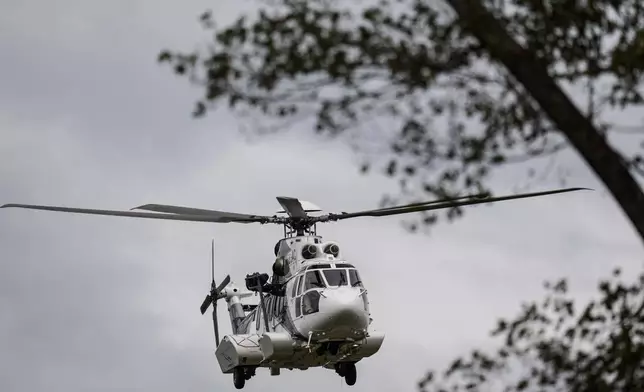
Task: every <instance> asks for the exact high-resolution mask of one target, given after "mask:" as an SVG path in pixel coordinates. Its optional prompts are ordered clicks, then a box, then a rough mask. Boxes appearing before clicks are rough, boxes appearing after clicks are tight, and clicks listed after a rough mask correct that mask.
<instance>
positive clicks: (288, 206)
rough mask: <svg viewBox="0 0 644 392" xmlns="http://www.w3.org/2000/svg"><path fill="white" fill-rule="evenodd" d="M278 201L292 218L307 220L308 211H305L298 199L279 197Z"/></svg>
mask: <svg viewBox="0 0 644 392" xmlns="http://www.w3.org/2000/svg"><path fill="white" fill-rule="evenodd" d="M277 201H278V202H279V203H280V205H281V206H282V208H284V211H286V213H287V214H288V215H289V216H290V217H291V218H306V216H307V215H306V211H304V207H302V204H301V203H300V201H299V200H297V199H296V198H294V197H284V196H278V197H277Z"/></svg>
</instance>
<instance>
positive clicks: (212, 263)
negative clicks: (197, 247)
mask: <svg viewBox="0 0 644 392" xmlns="http://www.w3.org/2000/svg"><path fill="white" fill-rule="evenodd" d="M210 275H211V276H212V283H213V286H214V283H215V239H214V238H213V240H212V245H211V248H210Z"/></svg>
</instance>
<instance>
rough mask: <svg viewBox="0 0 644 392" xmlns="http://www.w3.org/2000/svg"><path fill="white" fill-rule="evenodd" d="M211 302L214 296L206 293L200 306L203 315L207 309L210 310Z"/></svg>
mask: <svg viewBox="0 0 644 392" xmlns="http://www.w3.org/2000/svg"><path fill="white" fill-rule="evenodd" d="M211 303H212V297H211V296H210V294H208V295H206V299H204V300H203V302H202V303H201V306H200V307H199V310H201V314H202V315H203V314H204V313H206V310H208V307H209V306H210V304H211Z"/></svg>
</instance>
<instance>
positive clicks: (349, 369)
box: [343, 363, 358, 385]
mask: <svg viewBox="0 0 644 392" xmlns="http://www.w3.org/2000/svg"><path fill="white" fill-rule="evenodd" d="M343 367H344V369H343V370H344V371H343V373H344V382H346V383H347V385H354V384H355V383H356V380H357V378H358V373H357V371H356V364H355V363H347V364H346V365H344V366H343Z"/></svg>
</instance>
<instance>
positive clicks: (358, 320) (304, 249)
mask: <svg viewBox="0 0 644 392" xmlns="http://www.w3.org/2000/svg"><path fill="white" fill-rule="evenodd" d="M332 246H334V247H332ZM332 251H333V252H332ZM312 252H313V253H312ZM303 253H304V254H305V255H307V256H308V258H305V257H303V256H302V254H303ZM276 255H277V256H278V259H279V258H282V259H283V261H284V262H285V263H286V264H287V265H288V268H287V270H288V271H287V273H286V274H284V275H285V276H283V277H280V278H277V277H274V278H275V279H278V281H279V282H280V283H281V284H284V285H285V286H284V287H285V290H284V295H283V296H276V295H268V294H265V307H266V316H267V317H264V314H263V313H262V312H263V310H262V307H261V306H258V307H256V308H255V310H253V311H252V312H250V313H249V314H248V315H246V317H245V318H244V320H243V321H242V322H241V323H240V326H239V329H238V333H258V334H262V333H264V332H287V333H289V334H290V335H291V336H293V337H294V338H299V339H303V340H307V341H310V342H324V341H347V340H348V341H352V340H360V339H362V338H364V337H365V336H366V335H367V333H368V327H369V323H370V317H369V302H368V299H367V291H366V289H365V288H364V285H363V283H362V281H361V279H360V274H359V273H358V270H357V269H356V268H355V266H353V265H352V264H350V263H348V262H347V261H346V260H344V259H343V258H342V257H341V255H340V253H339V247H338V245H337V244H335V243H333V242H327V243H324V242H322V240H321V238H320V237H318V236H300V237H292V238H285V239H283V240H281V241H280V242H279V243H278V246H276ZM266 318H267V319H268V328H267V326H266V323H265V319H266Z"/></svg>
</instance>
